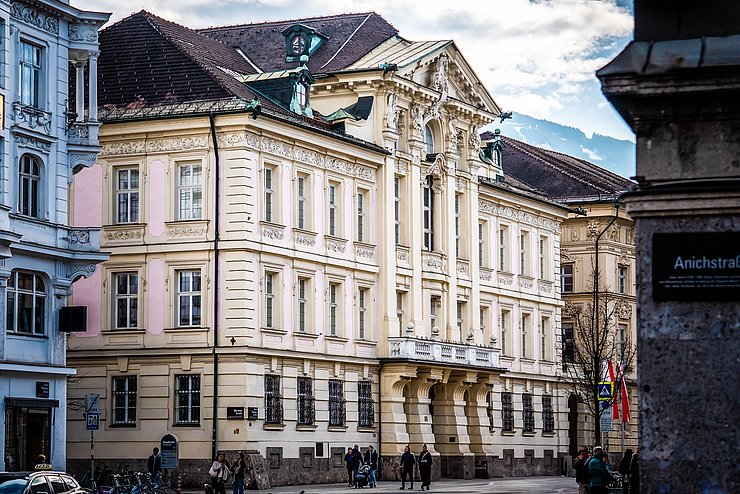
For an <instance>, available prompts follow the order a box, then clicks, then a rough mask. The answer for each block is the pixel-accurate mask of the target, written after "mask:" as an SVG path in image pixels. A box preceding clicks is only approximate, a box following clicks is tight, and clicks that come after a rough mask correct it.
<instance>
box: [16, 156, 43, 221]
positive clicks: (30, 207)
mask: <svg viewBox="0 0 740 494" xmlns="http://www.w3.org/2000/svg"><path fill="white" fill-rule="evenodd" d="M18 178H19V180H18V212H19V213H20V214H22V215H24V216H30V217H32V218H38V217H39V184H40V183H41V165H40V163H39V161H38V160H37V159H36V158H34V157H33V156H29V155H23V158H21V164H20V176H19V177H18Z"/></svg>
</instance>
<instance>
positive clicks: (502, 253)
mask: <svg viewBox="0 0 740 494" xmlns="http://www.w3.org/2000/svg"><path fill="white" fill-rule="evenodd" d="M508 236H509V227H508V226H507V225H500V226H499V229H498V270H499V271H503V272H505V273H506V272H508V268H509V256H508V242H509V239H508Z"/></svg>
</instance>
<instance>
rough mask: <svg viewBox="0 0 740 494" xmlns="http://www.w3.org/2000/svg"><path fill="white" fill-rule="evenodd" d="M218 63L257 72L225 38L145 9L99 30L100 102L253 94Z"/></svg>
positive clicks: (139, 103) (122, 103)
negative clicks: (203, 32) (196, 29)
mask: <svg viewBox="0 0 740 494" xmlns="http://www.w3.org/2000/svg"><path fill="white" fill-rule="evenodd" d="M220 66H225V67H228V68H229V69H231V70H234V71H238V72H243V73H252V72H254V69H253V68H252V67H251V66H250V65H249V64H248V63H247V61H246V60H244V59H243V58H242V57H241V56H239V54H238V53H236V52H235V51H234V50H233V49H231V48H230V47H228V46H226V45H224V44H223V43H220V42H219V41H216V40H214V39H212V38H209V37H208V36H204V35H202V34H199V33H197V32H196V31H193V30H192V29H188V28H186V27H184V26H180V25H179V24H175V23H173V22H169V21H167V20H165V19H162V18H160V17H157V16H155V15H153V14H151V13H149V12H146V11H143V10H142V11H141V12H138V13H136V14H133V15H131V16H129V17H127V18H125V19H123V20H121V21H119V22H117V23H116V24H113V25H112V26H110V27H108V28H106V29H104V30H103V31H102V32H101V33H100V59H99V62H98V104H99V105H100V106H105V105H115V106H126V105H129V104H131V103H134V105H137V106H148V105H160V104H163V103H164V104H167V103H183V102H188V101H202V100H216V99H223V98H231V97H234V96H236V97H239V98H243V99H252V98H254V97H255V94H254V93H253V92H252V91H251V90H249V88H247V87H245V86H244V85H243V84H241V83H239V82H238V81H236V80H235V79H234V78H233V77H231V76H230V75H228V74H226V73H225V72H223V71H222V70H221V69H220V68H219V67H220Z"/></svg>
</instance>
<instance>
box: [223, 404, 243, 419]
mask: <svg viewBox="0 0 740 494" xmlns="http://www.w3.org/2000/svg"><path fill="white" fill-rule="evenodd" d="M226 418H227V419H236V420H244V407H226Z"/></svg>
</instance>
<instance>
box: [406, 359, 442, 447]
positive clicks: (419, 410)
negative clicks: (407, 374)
mask: <svg viewBox="0 0 740 494" xmlns="http://www.w3.org/2000/svg"><path fill="white" fill-rule="evenodd" d="M441 380H442V376H441V374H440V375H434V376H433V375H431V374H429V373H427V374H425V375H421V376H420V377H419V378H418V379H414V380H412V381H411V382H410V383H409V387H408V393H407V394H408V399H407V403H406V410H407V413H406V419H407V423H408V433H409V445H410V446H411V451H413V452H414V453H417V454H418V452H419V451H421V446H422V445H423V444H426V445H427V448H428V449H429V451H430V452H432V453H433V454H434V453H435V452H436V449H435V447H434V441H435V438H434V431H433V430H432V423H433V419H434V418H433V417H432V415H431V413H430V412H429V405H430V404H431V402H432V400H431V399H429V390H430V389H431V388H432V386H434V385H435V384H437V383H439V382H441Z"/></svg>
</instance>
